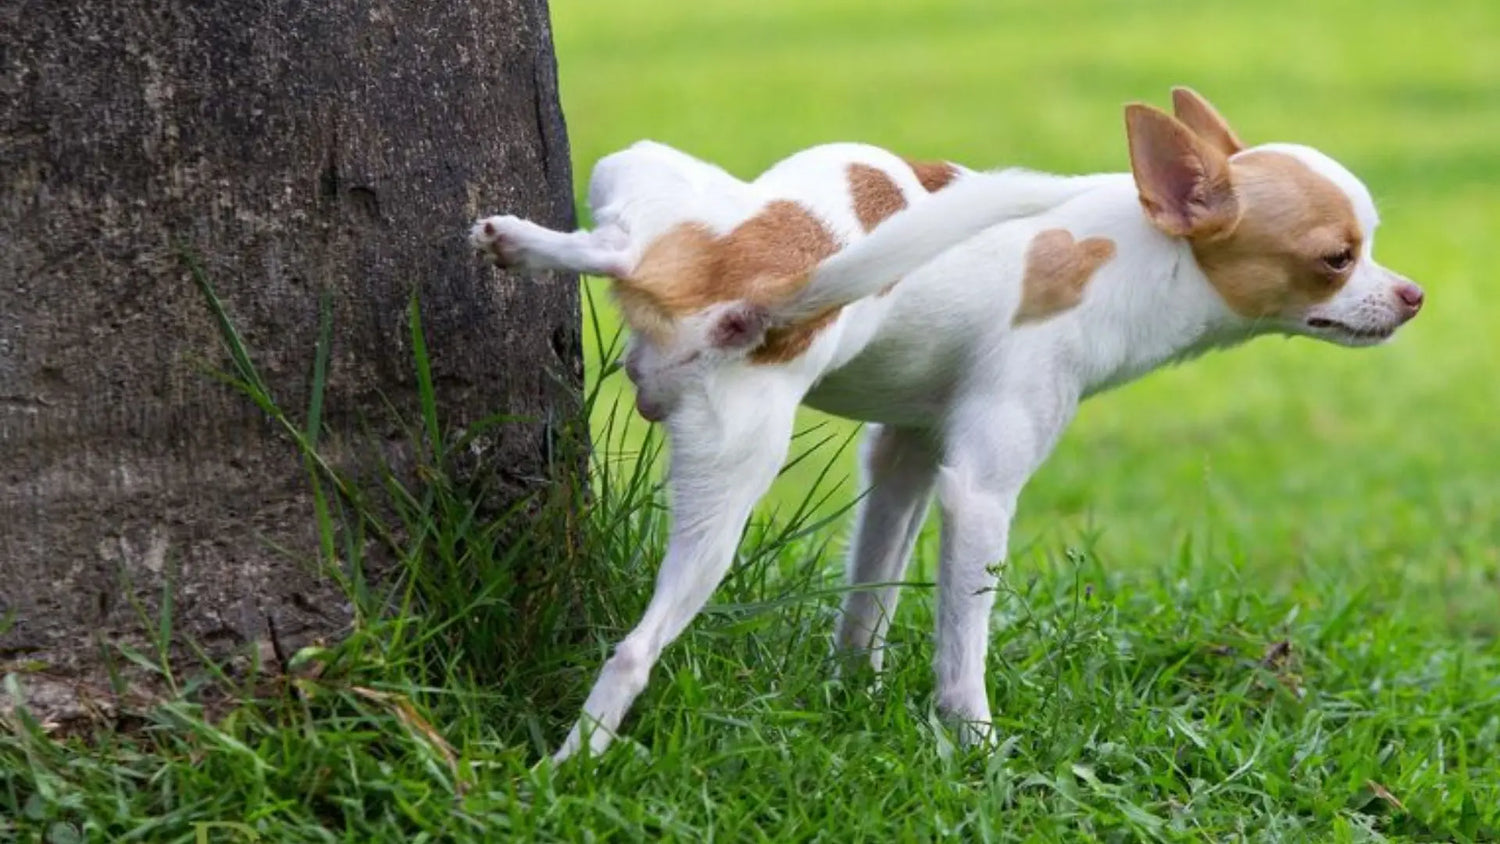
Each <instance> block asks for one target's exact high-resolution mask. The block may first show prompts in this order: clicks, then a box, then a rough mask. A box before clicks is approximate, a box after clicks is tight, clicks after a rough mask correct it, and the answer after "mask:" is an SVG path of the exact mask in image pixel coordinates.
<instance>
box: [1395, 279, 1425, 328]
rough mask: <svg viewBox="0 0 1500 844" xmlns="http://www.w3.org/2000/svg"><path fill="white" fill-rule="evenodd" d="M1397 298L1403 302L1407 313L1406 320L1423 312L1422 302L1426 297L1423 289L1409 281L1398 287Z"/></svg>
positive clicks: (1401, 283)
mask: <svg viewBox="0 0 1500 844" xmlns="http://www.w3.org/2000/svg"><path fill="white" fill-rule="evenodd" d="M1396 298H1397V299H1400V300H1401V304H1402V305H1403V306H1404V310H1405V311H1406V318H1407V319H1411V318H1412V317H1414V316H1416V315H1417V311H1420V310H1422V300H1423V299H1425V298H1426V297H1425V296H1423V294H1422V288H1420V287H1418V286H1416V285H1415V284H1412V283H1411V282H1409V281H1403V282H1400V283H1399V284H1397V285H1396Z"/></svg>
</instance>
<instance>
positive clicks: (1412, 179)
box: [552, 0, 1500, 636]
mask: <svg viewBox="0 0 1500 844" xmlns="http://www.w3.org/2000/svg"><path fill="white" fill-rule="evenodd" d="M552 11H553V17H554V26H555V37H556V43H557V51H558V62H559V68H560V73H561V88H562V98H563V105H564V109H565V112H566V115H567V119H568V125H569V131H570V135H571V140H572V149H573V160H574V164H575V167H576V171H575V173H576V180H577V184H578V192H579V196H580V204H581V203H582V194H583V191H584V190H585V188H586V186H587V178H588V173H589V169H590V167H591V166H592V164H593V163H594V162H595V161H596V160H597V159H598V158H599V157H601V156H603V155H605V154H607V153H609V152H611V151H614V150H616V149H619V148H621V147H623V146H626V145H628V144H629V143H631V142H633V141H635V140H637V139H640V138H654V139H656V140H660V141H664V142H666V143H669V144H672V145H674V146H677V147H679V148H681V149H683V150H686V151H688V152H691V153H693V154H695V155H697V156H700V157H702V158H705V159H707V160H710V161H713V162H716V163H719V164H721V165H723V166H725V167H726V168H728V169H729V170H730V171H731V172H733V173H735V174H737V175H740V176H741V177H744V178H751V177H753V176H754V175H755V174H757V173H758V172H760V171H761V170H763V169H764V168H766V167H767V166H769V165H770V164H772V163H773V162H775V161H777V160H778V159H780V158H782V157H784V156H786V155H788V154H790V153H791V152H793V151H796V150H798V149H800V148H803V147H806V146H809V145H812V144H816V143H820V142H826V141H843V140H858V141H865V142H869V143H874V144H877V145H881V146H884V147H887V148H889V149H892V150H895V151H897V152H899V153H902V154H905V155H908V156H913V157H926V158H946V159H950V160H954V161H958V162H961V163H963V164H966V165H969V166H975V167H996V166H1006V165H1024V166H1028V167H1034V168H1040V169H1045V170H1050V171H1055V172H1061V173H1083V172H1097V171H1111V170H1124V169H1126V167H1127V158H1126V151H1125V143H1124V136H1123V130H1122V118H1121V106H1122V105H1123V104H1124V103H1126V102H1128V101H1133V100H1145V101H1148V102H1153V103H1156V104H1158V105H1165V104H1167V102H1168V89H1169V87H1170V86H1172V85H1175V84H1186V85H1190V86H1192V87H1194V88H1196V89H1197V90H1199V91H1200V92H1202V93H1203V94H1205V95H1206V96H1207V97H1209V99H1211V100H1212V101H1213V102H1214V103H1215V104H1216V105H1217V106H1218V107H1219V109H1220V111H1222V112H1223V113H1224V114H1225V115H1226V116H1227V117H1228V118H1229V120H1230V122H1231V123H1232V124H1233V125H1234V126H1235V128H1236V129H1237V130H1238V132H1239V134H1240V135H1241V137H1242V138H1243V139H1244V140H1245V141H1246V142H1248V143H1251V144H1254V143H1259V142H1266V141H1273V140H1274V141H1298V142H1303V143H1308V144H1311V145H1314V146H1317V147H1319V148H1320V149H1322V150H1324V151H1325V152H1327V153H1329V154H1331V155H1333V156H1334V157H1335V158H1338V159H1339V160H1340V161H1342V162H1343V163H1344V164H1345V165H1347V166H1348V167H1349V168H1350V169H1351V170H1353V171H1354V172H1355V173H1356V174H1358V175H1359V176H1361V177H1362V178H1363V179H1364V180H1365V181H1366V183H1367V184H1368V185H1369V187H1370V189H1371V191H1372V192H1373V193H1374V195H1375V197H1376V201H1377V203H1378V204H1379V206H1380V208H1381V211H1382V215H1383V218H1384V225H1383V226H1382V228H1381V230H1380V233H1379V236H1378V237H1377V239H1376V249H1377V255H1378V256H1379V257H1380V258H1381V260H1382V261H1383V262H1384V263H1385V264H1387V265H1388V266H1391V267H1393V268H1395V269H1397V270H1399V271H1401V272H1404V273H1405V274H1407V275H1409V276H1411V277H1412V278H1413V279H1415V280H1417V281H1418V282H1419V283H1421V284H1423V285H1424V286H1425V287H1426V289H1427V291H1428V296H1429V299H1428V305H1427V308H1426V310H1424V312H1423V313H1422V315H1421V317H1420V318H1418V319H1417V320H1416V321H1415V322H1414V323H1412V324H1411V325H1410V326H1408V327H1407V328H1406V329H1405V330H1404V331H1403V332H1402V333H1401V335H1400V336H1399V337H1398V338H1397V339H1396V341H1395V342H1393V343H1392V344H1390V345H1388V346H1386V347H1382V348H1377V349H1371V350H1349V349H1340V348H1335V347H1331V346H1325V345H1321V344H1318V343H1315V342H1313V341H1309V340H1295V341H1284V340H1281V339H1277V338H1264V339H1261V340H1258V341H1255V342H1252V343H1251V344H1249V345H1248V346H1245V347H1241V348H1239V349H1236V350H1233V351H1230V352H1227V353H1218V354H1214V355H1211V356H1209V357H1208V358H1206V359H1203V360H1199V361H1196V362H1193V363H1191V364H1189V365H1186V366H1184V367H1181V368H1177V369H1172V370H1167V371H1163V372H1158V373H1156V374H1154V375H1151V376H1149V377H1147V378H1146V379H1145V380H1144V381H1142V382H1138V383H1136V384H1132V385H1129V386H1127V387H1125V388H1123V389H1120V390H1118V391H1116V392H1113V393H1110V394H1107V395H1105V396H1102V397H1099V398H1096V399H1094V400H1092V401H1090V402H1088V403H1087V404H1086V405H1085V406H1084V408H1083V410H1082V412H1081V414H1080V415H1079V418H1078V420H1077V422H1076V423H1075V424H1074V425H1073V427H1072V429H1071V430H1070V431H1069V433H1068V435H1067V436H1066V438H1065V439H1064V441H1063V442H1062V444H1061V446H1060V447H1059V449H1058V450H1057V452H1056V454H1055V455H1054V457H1053V458H1052V460H1051V461H1049V462H1048V463H1047V465H1046V466H1045V467H1044V468H1043V469H1042V471H1041V472H1040V474H1039V475H1038V476H1037V477H1036V479H1035V480H1034V482H1033V483H1032V484H1031V486H1030V487H1029V488H1028V490H1027V492H1026V493H1025V495H1024V496H1023V498H1022V504H1021V514H1020V517H1019V521H1018V524H1017V527H1016V529H1015V532H1014V534H1013V547H1014V548H1015V549H1017V551H1018V552H1019V553H1024V552H1025V551H1026V549H1028V548H1036V549H1045V548H1056V547H1059V546H1061V545H1063V544H1066V543H1069V542H1072V541H1074V540H1076V539H1078V538H1079V537H1082V536H1088V537H1090V540H1091V541H1095V542H1096V544H1095V548H1096V550H1097V551H1098V553H1100V555H1101V557H1102V558H1103V559H1105V560H1107V561H1108V562H1109V564H1110V565H1125V566H1142V567H1147V568H1151V567H1157V566H1164V565H1165V564H1166V563H1167V561H1169V560H1170V559H1173V558H1176V557H1177V556H1178V555H1180V554H1183V553H1185V550H1193V551H1203V552H1208V553H1209V556H1210V557H1211V558H1217V559H1225V558H1227V559H1230V560H1233V561H1234V562H1235V564H1236V565H1237V566H1238V568H1239V570H1240V571H1241V572H1243V576H1244V577H1245V578H1246V579H1247V580H1250V581H1253V582H1255V583H1256V584H1262V585H1265V586H1267V587H1271V588H1282V589H1285V588H1290V589H1296V587H1295V584H1296V583H1298V582H1299V581H1302V580H1303V579H1306V578H1311V579H1312V580H1313V581H1315V582H1319V583H1324V584H1325V585H1326V583H1327V582H1328V581H1330V580H1331V581H1342V582H1345V583H1347V584H1348V586H1349V588H1350V589H1357V588H1360V587H1362V586H1374V585H1376V584H1380V585H1381V586H1382V589H1381V591H1385V590H1387V589H1393V590H1394V591H1395V592H1397V593H1406V596H1407V598H1410V599H1411V600H1415V601H1419V602H1420V603H1421V605H1423V606H1424V607H1426V608H1429V609H1430V610H1431V611H1432V612H1433V613H1434V615H1433V619H1432V620H1433V622H1434V623H1435V624H1437V625H1439V626H1442V625H1456V626H1457V630H1455V631H1453V632H1458V631H1463V633H1468V634H1482V635H1486V636H1489V635H1493V634H1494V632H1495V630H1496V628H1497V627H1500V614H1497V613H1495V612H1494V608H1495V607H1496V606H1497V604H1496V588H1497V586H1496V578H1497V574H1496V572H1497V568H1500V552H1497V547H1500V485H1497V483H1496V481H1497V476H1500V450H1497V448H1496V446H1497V444H1500V423H1497V420H1496V418H1495V410H1496V407H1497V403H1496V399H1497V397H1500V332H1497V329H1500V297H1497V296H1496V295H1495V294H1494V292H1493V291H1492V288H1493V286H1494V285H1493V282H1492V280H1491V277H1492V276H1493V275H1494V274H1495V267H1496V266H1497V265H1500V194H1497V192H1496V187H1497V183H1500V178H1497V177H1500V3H1496V2H1494V0H1463V1H1462V2H1442V3H1413V2H1395V1H1394V0H1376V2H1305V0H1304V2H1290V0H1270V1H1269V2H1258V3H1208V2H1199V3H1181V2H1128V1H1127V0H1062V1H1061V2H1047V3H1042V2H1036V3H1021V2H952V1H951V0H949V1H947V2H920V3H918V2H908V3H898V2H868V0H820V2H808V0H756V2H728V1H727V0H706V1H705V2H696V3H685V2H668V0H630V2H602V0H562V2H556V3H554V5H553V9H552ZM589 284H590V285H591V286H592V288H593V291H594V293H595V300H596V301H597V302H599V303H604V302H605V301H606V297H604V296H603V295H602V294H603V291H604V289H605V287H604V282H602V281H597V280H595V281H591V282H589ZM601 318H602V319H603V321H604V322H605V323H606V324H610V325H613V324H614V319H615V317H614V315H613V312H612V311H609V310H605V311H604V312H603V313H601ZM591 355H594V356H593V357H591V364H590V373H591V376H592V375H596V374H597V372H598V367H597V355H596V353H594V352H591ZM622 390H624V391H625V392H624V394H623V395H624V396H625V399H626V400H627V401H628V400H629V396H630V394H629V392H628V390H629V385H628V384H626V383H624V380H623V378H622V377H621V376H619V375H615V376H612V377H610V378H608V379H606V382H605V384H604V393H605V394H606V395H607V396H609V395H615V394H617V393H619V392H620V391H622ZM609 404H610V402H609V401H608V400H606V401H604V402H602V403H601V405H602V406H603V407H604V408H607V407H608V406H609ZM814 418H815V417H813V416H812V415H809V416H808V417H807V419H808V420H809V421H811V420H813V419H814ZM595 422H596V430H600V431H601V432H602V427H603V425H604V419H603V417H602V411H601V414H600V418H598V419H596V420H595ZM639 427H640V426H639V425H637V430H639ZM845 429H847V426H846V428H845ZM818 462H819V461H816V460H813V461H807V462H805V463H803V464H801V465H799V466H798V467H796V468H794V469H793V470H792V471H790V472H788V473H787V474H786V475H785V476H784V477H783V478H782V479H781V481H779V482H778V486H777V488H776V489H775V490H774V491H773V495H772V500H773V501H774V500H781V501H788V500H791V501H795V500H800V499H801V498H802V497H803V495H804V493H805V490H806V487H807V486H808V484H809V483H810V482H811V480H812V477H813V475H814V474H815V473H816V471H817V467H816V466H815V465H813V464H816V463H818ZM837 474H839V475H840V476H843V477H846V478H852V461H851V460H850V459H849V457H848V456H847V455H846V456H845V457H844V458H842V459H841V462H840V463H839V464H838V470H837ZM853 491H854V485H853V483H852V482H846V484H845V486H844V488H843V490H842V491H841V492H840V494H839V496H837V500H840V501H847V500H848V496H849V495H851V494H852V493H853ZM933 543H934V537H933V535H932V530H931V526H929V530H928V533H927V535H926V536H925V537H924V540H923V549H922V552H921V555H920V556H921V559H924V560H927V561H929V565H930V560H931V559H932V557H933V556H934V551H935V548H934V547H933ZM1298 591H1300V590H1298Z"/></svg>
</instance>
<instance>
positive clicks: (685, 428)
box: [553, 368, 801, 761]
mask: <svg viewBox="0 0 1500 844" xmlns="http://www.w3.org/2000/svg"><path fill="white" fill-rule="evenodd" d="M735 375H736V377H735V378H734V380H735V381H736V383H734V384H733V385H732V386H725V385H723V384H717V385H710V389H709V390H707V391H705V392H699V391H694V392H693V393H691V394H688V395H685V396H684V398H683V401H682V402H681V403H680V404H679V405H678V406H677V407H676V408H675V409H674V410H673V412H672V414H671V416H670V417H668V419H667V427H668V432H669V434H670V436H671V447H672V457H671V464H670V468H669V475H668V488H669V490H670V493H671V497H672V501H671V504H672V528H671V535H670V537H669V539H668V543H667V553H666V557H665V558H664V559H663V560H662V564H661V569H660V570H659V571H658V572H657V575H656V591H655V593H654V594H653V595H652V596H651V602H650V604H649V605H648V606H647V607H646V612H645V614H644V616H642V618H641V620H640V622H639V623H638V624H636V626H635V628H634V629H633V630H631V631H630V633H629V634H628V635H627V636H626V637H625V638H624V640H623V641H621V642H620V643H619V645H618V646H616V648H615V651H614V654H613V655H612V656H610V658H609V659H608V660H607V661H606V662H605V663H604V667H603V669H602V670H601V671H600V673H599V678H598V680H596V681H595V683H594V687H593V689H592V690H591V691H590V692H589V696H588V699H587V700H586V701H585V702H584V704H583V713H582V715H580V717H579V719H578V723H577V724H576V725H574V727H573V729H572V731H571V732H570V733H569V734H568V737H567V740H566V741H564V742H563V745H562V747H561V748H560V749H559V750H558V751H557V753H556V755H555V756H554V757H553V758H554V759H557V760H559V761H560V760H562V759H566V758H567V757H569V756H572V755H573V754H575V753H577V752H578V751H579V750H580V749H582V748H583V746H584V744H585V743H587V745H588V747H589V748H590V750H591V751H592V752H594V753H598V752H599V751H602V750H603V749H604V748H605V747H606V746H608V744H609V743H610V741H611V740H612V739H613V738H614V731H615V730H616V729H617V728H618V727H619V725H620V719H621V718H623V717H624V715H625V712H626V710H628V709H629V708H630V704H631V702H632V701H634V700H635V698H636V696H637V695H639V694H640V693H641V691H642V690H643V689H644V688H645V687H646V682H647V680H648V679H649V677H650V674H651V668H652V666H654V665H655V664H656V661H657V658H658V657H659V656H660V655H661V652H662V649H663V648H665V647H666V646H667V645H668V644H669V643H671V642H672V640H674V639H676V638H677V637H678V635H680V634H681V633H682V631H683V630H684V629H685V628H686V627H687V625H688V623H689V622H691V621H692V620H693V618H694V617H695V616H696V615H697V614H698V612H699V611H700V610H701V609H702V608H703V605H704V604H705V603H707V602H708V599H709V596H710V595H712V594H713V591H714V589H715V588H717V587H718V585H719V582H720V581H721V580H723V578H724V574H725V573H726V572H727V571H728V570H729V565H730V563H731V562H732V561H733V559H734V553H735V549H736V547H737V546H738V545H739V539H740V532H741V531H742V530H743V529H744V525H745V520H746V519H747V518H749V516H750V510H751V508H752V507H753V506H754V505H755V502H756V501H757V500H759V499H760V497H761V496H762V495H763V494H764V493H765V491H766V489H767V488H768V487H769V486H770V484H771V481H772V480H773V479H774V478H775V477H776V472H777V470H778V469H779V468H780V467H781V463H782V461H783V460H784V459H785V457H786V453H787V446H788V443H789V442H790V441H791V433H792V423H793V418H794V416H795V414H796V407H797V402H798V400H799V398H800V395H801V393H800V392H789V391H788V386H787V384H786V383H784V382H783V381H781V380H779V379H775V378H774V375H773V374H768V375H767V376H766V377H764V378H763V377H760V376H758V375H757V374H756V373H755V372H754V371H753V370H750V369H749V368H746V369H741V370H738V371H737V372H736V373H735ZM747 375H748V377H746V376H747ZM713 394H717V399H718V400H717V401H713V402H711V401H710V399H709V398H708V396H709V395H713Z"/></svg>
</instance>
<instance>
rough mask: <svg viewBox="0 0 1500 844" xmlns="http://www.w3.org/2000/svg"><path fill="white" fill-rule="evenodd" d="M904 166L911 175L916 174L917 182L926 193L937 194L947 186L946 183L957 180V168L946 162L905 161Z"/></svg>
mask: <svg viewBox="0 0 1500 844" xmlns="http://www.w3.org/2000/svg"><path fill="white" fill-rule="evenodd" d="M906 164H907V166H908V167H910V168H911V170H912V172H913V173H916V174H917V181H919V182H921V183H922V187H924V188H926V189H927V192H928V193H937V192H938V191H940V190H942V189H943V188H945V187H947V186H948V183H949V182H951V181H953V180H954V179H956V178H958V168H957V167H955V166H953V165H952V164H949V163H948V162H946V161H912V160H911V159H906Z"/></svg>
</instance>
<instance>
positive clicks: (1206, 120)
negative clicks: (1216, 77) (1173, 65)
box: [1172, 87, 1245, 155]
mask: <svg viewBox="0 0 1500 844" xmlns="http://www.w3.org/2000/svg"><path fill="white" fill-rule="evenodd" d="M1172 114H1173V115H1174V116H1175V117H1176V118H1177V119H1178V120H1181V121H1182V122H1183V125H1185V126H1187V127H1188V128H1189V129H1192V130H1193V132H1195V133H1196V134H1197V135H1198V137H1200V138H1202V139H1203V140H1205V141H1208V142H1209V143H1210V144H1213V145H1214V146H1215V147H1217V148H1218V150H1219V152H1222V153H1224V154H1225V155H1234V154H1235V153H1237V152H1239V151H1240V150H1242V149H1244V148H1245V145H1244V143H1242V142H1241V141H1240V138H1239V136H1238V135H1236V134H1235V133H1234V130H1233V129H1231V128H1229V121H1228V120H1225V119H1224V116H1223V115H1221V114H1219V110H1218V109H1216V108H1214V107H1213V104H1212V103H1210V102H1209V101H1208V100H1206V99H1204V98H1203V95H1202V94H1200V93H1198V92H1197V91H1194V90H1193V89H1192V88H1184V87H1178V88H1173V89H1172Z"/></svg>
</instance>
